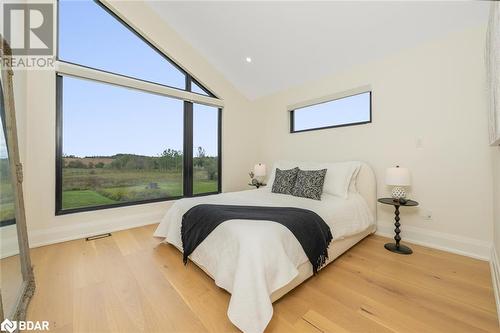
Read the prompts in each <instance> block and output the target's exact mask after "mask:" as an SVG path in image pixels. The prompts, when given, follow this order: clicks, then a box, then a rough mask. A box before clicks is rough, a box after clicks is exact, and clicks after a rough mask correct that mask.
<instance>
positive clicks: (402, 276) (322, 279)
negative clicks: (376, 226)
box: [28, 225, 499, 333]
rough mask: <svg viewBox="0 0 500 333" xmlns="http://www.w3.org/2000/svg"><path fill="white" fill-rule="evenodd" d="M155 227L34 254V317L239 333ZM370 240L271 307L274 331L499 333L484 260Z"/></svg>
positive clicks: (88, 326) (72, 324)
mask: <svg viewBox="0 0 500 333" xmlns="http://www.w3.org/2000/svg"><path fill="white" fill-rule="evenodd" d="M154 228H155V226H154V225H153V226H146V227H141V228H136V229H131V230H126V231H122V232H116V233H113V236H112V237H108V238H104V239H100V240H96V241H91V242H85V241H84V240H77V241H71V242H66V243H61V244H56V245H51V246H45V247H41V248H37V249H33V250H32V261H33V264H34V267H35V276H36V282H37V291H36V293H35V296H34V298H33V300H32V301H31V305H30V307H29V310H28V319H29V320H50V327H51V332H92V333H94V332H141V331H142V332H235V331H237V329H236V327H235V326H233V325H232V324H231V323H230V322H229V320H228V319H227V316H226V311H227V305H228V301H229V294H227V293H226V292H225V291H223V290H221V289H219V288H218V287H216V286H215V284H214V282H213V281H212V280H211V279H210V278H209V277H208V276H207V275H205V273H203V272H202V271H201V270H200V269H199V268H197V267H196V266H195V265H194V264H192V263H190V264H188V266H187V267H184V266H183V264H182V258H181V255H180V253H179V251H177V250H176V249H175V248H173V247H172V246H169V245H160V244H159V243H158V240H156V239H153V238H152V237H151V235H152V233H153V230H154ZM386 241H387V239H385V238H382V237H378V236H370V237H368V238H367V239H365V240H363V241H362V242H361V243H360V244H358V245H356V246H355V247H354V248H353V249H351V250H350V251H348V252H347V253H346V254H344V255H343V256H341V257H340V258H339V259H337V260H336V261H335V262H334V263H332V264H330V265H329V266H327V267H326V268H325V269H324V270H322V271H321V272H320V274H319V275H317V276H315V277H313V278H311V279H309V280H308V281H306V282H305V283H303V284H302V285H301V286H299V287H297V288H296V289H295V290H294V291H292V292H291V293H289V294H288V295H286V296H285V297H284V298H282V299H281V300H279V301H278V302H276V303H275V304H274V317H273V319H272V321H271V323H270V325H269V326H268V329H267V332H292V333H293V332H306V333H309V332H310V333H318V332H340V333H343V332H418V333H423V332H452V333H457V332H468V333H470V332H499V329H498V325H497V317H496V310H495V303H494V298H493V291H492V288H491V281H490V271H489V266H488V263H487V262H483V261H479V260H474V259H470V258H466V257H462V256H458V255H454V254H449V253H446V252H441V251H437V250H432V249H428V248H424V247H421V246H416V245H415V246H412V248H413V250H414V252H415V253H414V254H413V255H411V256H400V255H396V254H393V253H390V252H388V251H386V250H385V249H384V247H383V244H384V242H386Z"/></svg>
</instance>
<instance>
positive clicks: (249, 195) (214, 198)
mask: <svg viewBox="0 0 500 333" xmlns="http://www.w3.org/2000/svg"><path fill="white" fill-rule="evenodd" d="M201 203H209V204H210V203H213V204H227V205H248V206H276V207H298V208H304V209H309V210H312V211H314V212H316V213H317V214H318V215H320V216H321V217H322V218H323V220H324V221H325V222H326V223H327V224H328V225H329V226H330V228H331V230H332V234H333V239H334V240H333V242H335V240H336V239H339V238H342V237H345V236H349V235H352V234H355V233H358V232H361V231H364V230H365V229H367V228H368V227H370V225H371V224H373V217H372V214H371V212H370V210H369V208H368V206H367V204H366V202H365V200H364V199H363V197H362V196H361V195H359V194H357V193H350V194H349V197H348V198H347V199H344V198H340V197H336V196H333V195H328V194H323V196H322V200H321V201H317V200H311V199H305V198H299V197H294V196H291V195H284V194H275V193H271V192H269V191H267V190H266V189H259V190H249V191H241V192H232V193H223V194H218V195H211V196H205V197H198V198H188V199H181V200H179V201H177V202H176V203H174V205H173V206H172V207H171V208H170V209H169V210H168V212H167V214H166V215H165V217H164V218H163V220H162V222H161V223H160V225H159V226H158V228H157V229H156V231H155V233H154V236H156V237H162V238H165V239H164V242H168V243H171V244H173V245H174V246H176V247H177V248H179V249H182V241H181V231H180V230H181V221H182V216H183V215H184V213H185V212H186V211H187V210H189V209H190V208H191V207H193V206H195V205H198V204H201ZM190 258H191V260H192V261H194V262H195V263H197V264H198V265H201V266H203V268H204V269H205V270H206V271H207V272H208V273H209V274H210V275H211V276H212V277H213V278H214V280H215V283H216V284H217V285H218V286H219V287H221V288H224V289H225V290H227V291H228V292H229V293H231V300H230V302H229V308H228V311H227V315H228V317H229V319H230V320H231V322H232V323H233V324H234V325H236V326H237V327H238V328H239V329H241V330H242V331H243V332H248V333H253V332H259V333H260V332H263V331H264V329H265V328H266V326H267V324H268V323H269V321H270V320H271V318H272V315H273V307H272V303H271V298H270V295H271V294H272V293H273V292H274V291H276V290H277V289H279V288H281V287H283V286H285V285H286V284H288V283H289V282H290V281H292V280H293V279H294V278H295V277H296V276H297V275H298V270H297V268H298V267H299V266H300V265H301V264H303V263H305V262H307V261H308V259H307V256H306V254H305V252H304V250H303V249H302V247H301V245H300V243H299V242H298V241H297V239H296V238H295V237H294V236H293V234H292V233H291V232H290V231H289V230H288V229H287V228H286V227H284V226H283V225H281V224H279V223H275V222H269V223H268V222H266V221H252V220H231V221H226V222H224V223H222V224H220V225H219V226H218V227H217V228H216V229H215V230H214V231H213V232H212V233H211V234H210V235H209V236H208V237H207V238H206V239H205V240H204V241H203V242H202V243H201V244H200V245H199V246H198V247H197V248H196V250H195V251H194V252H193V253H192V254H191V256H190ZM179 260H182V258H181V257H179Z"/></svg>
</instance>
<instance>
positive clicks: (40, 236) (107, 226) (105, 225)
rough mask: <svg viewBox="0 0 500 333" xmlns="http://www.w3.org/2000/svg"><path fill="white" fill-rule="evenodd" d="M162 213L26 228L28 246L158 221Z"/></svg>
mask: <svg viewBox="0 0 500 333" xmlns="http://www.w3.org/2000/svg"><path fill="white" fill-rule="evenodd" d="M163 213H164V212H162V211H158V210H153V211H152V212H148V213H142V214H133V215H130V216H126V217H123V216H122V217H120V218H116V219H107V220H105V221H103V220H98V221H94V222H88V223H78V224H68V225H61V226H57V227H52V228H48V229H40V230H28V237H29V244H30V248H34V247H39V246H44V245H50V244H55V243H61V242H67V241H71V240H75V239H82V238H85V237H90V236H95V235H100V234H105V233H108V232H115V231H119V230H125V229H130V228H135V227H141V226H144V225H149V224H154V223H159V222H160V220H161V218H162V217H163ZM151 237H153V235H151Z"/></svg>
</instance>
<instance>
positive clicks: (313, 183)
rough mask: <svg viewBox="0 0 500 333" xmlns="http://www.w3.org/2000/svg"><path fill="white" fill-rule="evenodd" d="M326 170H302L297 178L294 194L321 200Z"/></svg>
mask: <svg viewBox="0 0 500 333" xmlns="http://www.w3.org/2000/svg"><path fill="white" fill-rule="evenodd" d="M326 170H327V169H322V170H300V169H299V172H298V173H297V180H296V181H295V186H294V187H293V189H292V195H293V196H296V197H302V198H309V199H314V200H321V194H322V193H323V183H324V182H325V176H326Z"/></svg>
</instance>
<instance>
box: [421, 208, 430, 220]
mask: <svg viewBox="0 0 500 333" xmlns="http://www.w3.org/2000/svg"><path fill="white" fill-rule="evenodd" d="M422 216H423V218H424V221H432V212H431V211H430V210H427V211H425V212H424V213H423V215H422Z"/></svg>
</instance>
